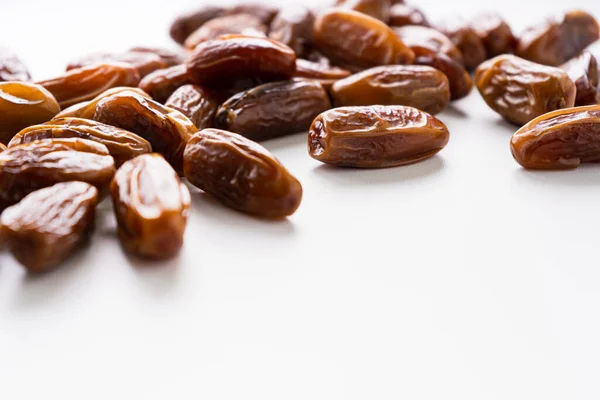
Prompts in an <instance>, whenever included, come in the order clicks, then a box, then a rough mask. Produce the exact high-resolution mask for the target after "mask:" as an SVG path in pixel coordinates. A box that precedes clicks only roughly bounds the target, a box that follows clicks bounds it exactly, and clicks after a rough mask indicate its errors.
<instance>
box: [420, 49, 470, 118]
mask: <svg viewBox="0 0 600 400" xmlns="http://www.w3.org/2000/svg"><path fill="white" fill-rule="evenodd" d="M415 64H416V65H428V66H430V67H433V68H435V69H437V70H439V71H441V72H443V73H444V75H446V77H447V78H448V81H449V83H450V100H459V99H462V98H463V97H466V96H467V95H468V94H469V93H471V90H472V89H473V80H472V79H471V75H469V72H468V71H467V70H466V69H465V67H463V66H462V64H459V63H458V62H456V61H455V60H453V59H451V58H450V57H448V56H445V55H444V54H435V55H430V56H419V57H417V58H416V59H415ZM417 108H418V107H417ZM424 111H426V110H424Z"/></svg>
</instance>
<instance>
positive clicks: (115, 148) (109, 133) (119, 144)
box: [9, 118, 152, 167]
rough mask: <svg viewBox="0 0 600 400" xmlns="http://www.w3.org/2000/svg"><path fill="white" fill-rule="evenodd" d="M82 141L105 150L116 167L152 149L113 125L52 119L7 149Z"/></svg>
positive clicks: (22, 134)
mask: <svg viewBox="0 0 600 400" xmlns="http://www.w3.org/2000/svg"><path fill="white" fill-rule="evenodd" d="M64 138H81V139H87V140H92V141H94V142H98V143H101V144H103V145H104V146H106V148H107V149H108V152H109V153H110V155H111V156H112V157H113V158H114V159H115V164H116V165H117V167H119V166H120V165H122V164H123V163H124V162H125V161H129V160H131V159H132V158H135V157H137V156H139V155H141V154H146V153H151V152H152V146H150V143H148V141H147V140H145V139H143V138H141V137H139V136H138V135H136V134H135V133H131V132H128V131H126V130H123V129H121V128H117V127H116V126H112V125H105V124H103V123H100V122H97V121H92V120H89V119H81V118H64V119H54V120H52V121H50V122H48V123H46V124H43V125H34V126H30V127H28V128H25V129H23V130H22V131H21V132H19V133H17V135H16V136H15V137H14V138H13V139H12V140H11V141H10V144H9V147H14V146H18V145H21V144H24V143H31V142H35V141H37V140H44V139H64Z"/></svg>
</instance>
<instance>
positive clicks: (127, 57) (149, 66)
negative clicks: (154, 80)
mask: <svg viewBox="0 0 600 400" xmlns="http://www.w3.org/2000/svg"><path fill="white" fill-rule="evenodd" d="M115 63H116V64H119V63H125V64H129V65H131V66H132V67H134V68H135V69H136V70H137V71H138V73H139V74H140V78H143V77H145V76H146V75H148V74H150V73H152V72H154V71H156V70H159V69H163V68H167V67H168V65H167V63H165V62H164V61H163V60H162V58H161V57H160V56H158V55H157V54H154V53H148V52H144V53H142V52H134V51H128V52H125V53H96V54H90V55H88V56H85V57H83V58H80V59H79V60H77V61H73V62H71V63H70V64H69V65H67V71H71V70H73V69H78V68H83V67H89V66H94V65H98V64H115Z"/></svg>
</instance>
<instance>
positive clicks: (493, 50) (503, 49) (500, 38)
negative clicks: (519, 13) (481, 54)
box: [471, 13, 517, 58]
mask: <svg viewBox="0 0 600 400" xmlns="http://www.w3.org/2000/svg"><path fill="white" fill-rule="evenodd" d="M471 25H472V27H473V29H474V30H475V33H476V34H477V36H479V37H480V38H481V40H482V41H483V45H484V46H485V51H486V53H487V57H488V58H491V57H495V56H497V55H500V54H508V53H512V52H514V50H515V46H516V44H517V40H516V39H515V36H514V35H513V32H512V29H510V26H509V25H508V24H507V23H506V22H505V21H504V19H502V17H501V16H499V15H498V14H494V13H485V14H480V15H478V16H476V17H475V18H473V19H472V22H471Z"/></svg>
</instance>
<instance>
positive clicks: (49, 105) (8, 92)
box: [0, 82, 60, 144]
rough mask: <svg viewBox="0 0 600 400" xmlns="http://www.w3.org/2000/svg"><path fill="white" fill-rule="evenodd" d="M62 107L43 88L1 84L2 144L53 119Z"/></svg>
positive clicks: (0, 120)
mask: <svg viewBox="0 0 600 400" xmlns="http://www.w3.org/2000/svg"><path fill="white" fill-rule="evenodd" d="M59 111H60V106H59V105H58V103H57V102H56V99H55V98H54V96H52V94H51V93H50V92H49V91H47V90H46V89H44V88H43V87H42V86H39V85H36V84H34V83H27V82H0V143H4V144H7V143H8V142H9V141H10V139H12V137H13V136H14V135H16V134H17V132H19V131H20V130H21V129H23V128H25V127H27V126H29V125H35V124H40V123H42V122H46V121H48V120H50V119H52V118H53V117H54V116H55V115H56V114H57V113H58V112H59Z"/></svg>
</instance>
